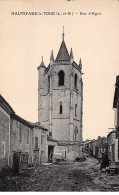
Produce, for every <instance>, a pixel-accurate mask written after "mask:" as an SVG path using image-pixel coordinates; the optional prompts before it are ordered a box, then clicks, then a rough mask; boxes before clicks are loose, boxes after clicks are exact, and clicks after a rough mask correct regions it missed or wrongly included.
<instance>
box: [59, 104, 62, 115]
mask: <svg viewBox="0 0 119 195" xmlns="http://www.w3.org/2000/svg"><path fill="white" fill-rule="evenodd" d="M59 113H60V114H62V102H60V110H59Z"/></svg>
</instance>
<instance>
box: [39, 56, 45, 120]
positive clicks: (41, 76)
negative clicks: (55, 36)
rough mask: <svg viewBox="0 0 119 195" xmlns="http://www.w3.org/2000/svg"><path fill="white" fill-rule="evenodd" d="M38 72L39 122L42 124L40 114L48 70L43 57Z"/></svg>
mask: <svg viewBox="0 0 119 195" xmlns="http://www.w3.org/2000/svg"><path fill="white" fill-rule="evenodd" d="M37 70H38V122H41V117H40V112H41V109H42V98H41V96H42V95H43V93H44V91H43V88H44V73H45V70H46V67H45V64H44V62H43V57H42V61H41V64H40V66H39V67H38V68H37Z"/></svg>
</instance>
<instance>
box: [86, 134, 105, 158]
mask: <svg viewBox="0 0 119 195" xmlns="http://www.w3.org/2000/svg"><path fill="white" fill-rule="evenodd" d="M82 147H83V154H84V153H86V154H88V155H90V156H93V157H96V158H97V159H102V158H103V155H104V154H105V153H106V152H107V138H106V137H100V136H98V138H97V139H93V140H85V141H83V146H82Z"/></svg>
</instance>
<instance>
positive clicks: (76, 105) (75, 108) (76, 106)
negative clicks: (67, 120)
mask: <svg viewBox="0 0 119 195" xmlns="http://www.w3.org/2000/svg"><path fill="white" fill-rule="evenodd" d="M75 116H77V104H75Z"/></svg>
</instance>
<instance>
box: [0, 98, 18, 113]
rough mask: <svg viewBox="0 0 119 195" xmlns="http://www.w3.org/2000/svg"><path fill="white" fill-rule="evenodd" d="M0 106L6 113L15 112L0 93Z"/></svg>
mask: <svg viewBox="0 0 119 195" xmlns="http://www.w3.org/2000/svg"><path fill="white" fill-rule="evenodd" d="M0 106H1V107H2V108H3V109H4V110H5V111H6V112H7V113H8V114H13V113H15V112H14V110H13V109H12V107H11V106H10V105H9V104H8V102H7V101H6V100H5V99H4V98H3V97H2V95H0Z"/></svg>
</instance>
